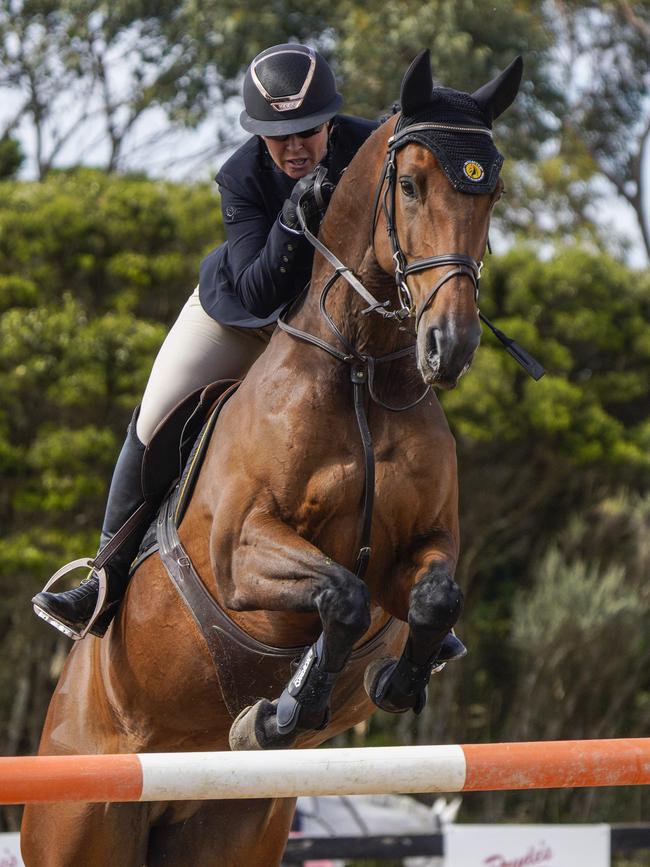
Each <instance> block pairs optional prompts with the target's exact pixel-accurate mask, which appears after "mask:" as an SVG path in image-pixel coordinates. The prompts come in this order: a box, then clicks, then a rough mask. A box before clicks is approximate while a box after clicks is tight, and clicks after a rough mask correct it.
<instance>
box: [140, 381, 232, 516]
mask: <svg viewBox="0 0 650 867" xmlns="http://www.w3.org/2000/svg"><path fill="white" fill-rule="evenodd" d="M235 381H236V380H232V379H221V380H218V381H217V382H213V383H211V384H210V385H207V386H205V387H204V388H198V389H197V390H196V391H194V392H192V394H190V395H188V396H187V397H186V398H184V399H183V400H182V401H181V402H180V403H178V404H176V406H175V407H174V408H173V409H172V410H170V412H169V413H167V415H166V416H165V418H164V419H163V420H162V421H161V422H160V424H159V425H158V427H157V428H156V430H155V431H154V434H153V437H152V438H151V442H150V443H149V445H148V446H147V448H146V451H145V453H144V459H143V462H142V491H143V494H144V497H145V499H146V500H147V501H150V502H155V504H156V506H157V505H158V503H160V500H161V498H162V497H163V496H164V495H165V493H166V492H167V490H168V488H169V486H170V485H171V483H172V482H173V481H174V479H177V478H178V477H179V476H180V474H181V473H182V471H183V467H184V466H185V463H186V461H187V458H188V455H189V453H190V451H191V449H192V446H193V445H194V441H195V440H196V438H197V436H198V435H199V432H200V430H201V428H202V426H203V424H204V422H205V420H206V418H207V417H208V415H209V414H210V410H211V409H212V407H213V406H214V404H215V403H216V401H217V400H218V399H219V398H220V397H221V396H222V395H223V393H224V392H225V391H227V389H229V388H230V386H231V385H233V383H234V382H235Z"/></svg>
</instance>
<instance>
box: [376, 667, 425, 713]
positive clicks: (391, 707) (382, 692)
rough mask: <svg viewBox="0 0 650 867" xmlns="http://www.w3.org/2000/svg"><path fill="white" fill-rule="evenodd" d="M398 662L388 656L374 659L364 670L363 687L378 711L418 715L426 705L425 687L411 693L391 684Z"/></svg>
mask: <svg viewBox="0 0 650 867" xmlns="http://www.w3.org/2000/svg"><path fill="white" fill-rule="evenodd" d="M397 666H398V662H397V660H396V659H394V658H393V657H390V656H386V657H384V658H383V659H376V660H375V661H374V662H371V663H370V665H369V666H368V667H367V668H366V671H365V674H364V677H363V685H364V687H365V690H366V692H367V693H368V696H369V698H370V700H371V701H372V702H373V704H375V705H376V706H377V707H378V708H379V709H380V710H385V711H387V712H388V713H406V712H407V711H409V710H412V711H413V712H414V713H416V714H419V713H421V712H422V709H423V708H424V706H425V704H426V703H427V689H426V685H424V687H422V688H420V689H417V688H416V689H415V690H413V691H411V690H410V689H409V690H407V691H404V690H400V689H399V687H398V686H396V685H395V684H394V683H391V678H393V675H394V674H395V670H396V669H397Z"/></svg>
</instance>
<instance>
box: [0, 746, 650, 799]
mask: <svg viewBox="0 0 650 867" xmlns="http://www.w3.org/2000/svg"><path fill="white" fill-rule="evenodd" d="M648 784H650V738H627V739H617V740H591V741H540V742H537V743H512V744H465V745H453V746H413V747H357V748H353V749H319V750H273V751H270V752H257V751H254V752H203V753H138V754H133V755H93V756H70V755H67V756H28V757H11V758H0V803H1V804H26V803H47V802H62V801H88V802H110V801H116V802H126V801H194V800H211V799H239V798H278V797H279V798H289V797H296V796H298V795H343V794H345V795H355V794H380V793H381V794H388V793H407V792H411V793H414V792H475V791H499V790H504V789H564V788H572V787H581V786H640V785H648Z"/></svg>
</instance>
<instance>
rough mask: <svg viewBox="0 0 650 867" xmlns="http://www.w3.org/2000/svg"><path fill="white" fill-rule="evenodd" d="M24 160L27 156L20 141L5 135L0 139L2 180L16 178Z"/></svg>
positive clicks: (0, 176) (0, 175)
mask: <svg viewBox="0 0 650 867" xmlns="http://www.w3.org/2000/svg"><path fill="white" fill-rule="evenodd" d="M24 159H25V154H24V153H23V149H22V147H21V145H20V142H19V141H18V139H15V138H11V137H10V136H9V135H7V134H6V133H5V135H3V136H2V138H0V180H5V179H6V178H13V177H15V175H16V174H17V173H18V169H19V168H20V167H21V165H22V164H23V161H24Z"/></svg>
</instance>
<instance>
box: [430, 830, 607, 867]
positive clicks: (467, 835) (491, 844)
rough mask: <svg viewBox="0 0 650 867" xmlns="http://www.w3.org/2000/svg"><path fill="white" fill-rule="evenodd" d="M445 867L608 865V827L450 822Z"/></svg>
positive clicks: (594, 866) (568, 866)
mask: <svg viewBox="0 0 650 867" xmlns="http://www.w3.org/2000/svg"><path fill="white" fill-rule="evenodd" d="M445 867H610V828H609V825H449V826H447V827H446V828H445Z"/></svg>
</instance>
